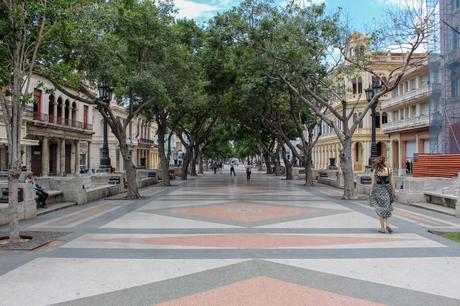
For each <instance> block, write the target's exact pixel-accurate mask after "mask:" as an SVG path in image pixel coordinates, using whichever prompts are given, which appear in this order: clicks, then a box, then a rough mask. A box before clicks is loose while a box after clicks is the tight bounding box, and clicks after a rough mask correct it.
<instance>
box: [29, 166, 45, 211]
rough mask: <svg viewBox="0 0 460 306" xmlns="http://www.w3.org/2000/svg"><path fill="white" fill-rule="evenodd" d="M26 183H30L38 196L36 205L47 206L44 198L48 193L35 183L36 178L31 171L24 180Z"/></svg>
mask: <svg viewBox="0 0 460 306" xmlns="http://www.w3.org/2000/svg"><path fill="white" fill-rule="evenodd" d="M24 182H25V183H26V184H32V186H33V187H34V190H35V194H36V195H37V196H38V205H37V207H40V208H47V207H48V206H47V205H46V200H47V199H48V196H49V195H48V193H47V192H46V191H45V189H43V187H42V186H40V185H39V184H38V183H37V180H36V178H35V177H34V174H33V173H32V172H29V173H28V174H27V176H26V179H25V181H24Z"/></svg>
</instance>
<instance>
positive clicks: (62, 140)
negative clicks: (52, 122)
mask: <svg viewBox="0 0 460 306" xmlns="http://www.w3.org/2000/svg"><path fill="white" fill-rule="evenodd" d="M61 174H65V139H61Z"/></svg>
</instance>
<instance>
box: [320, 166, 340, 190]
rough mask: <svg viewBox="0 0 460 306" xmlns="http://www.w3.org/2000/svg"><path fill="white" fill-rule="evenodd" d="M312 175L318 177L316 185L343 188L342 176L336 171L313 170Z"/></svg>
mask: <svg viewBox="0 0 460 306" xmlns="http://www.w3.org/2000/svg"><path fill="white" fill-rule="evenodd" d="M316 171H317V173H316ZM314 175H316V176H317V177H318V183H321V184H325V185H329V186H333V187H337V188H343V185H344V184H343V174H342V173H341V172H339V171H338V170H315V171H314Z"/></svg>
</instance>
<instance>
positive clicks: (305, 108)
mask: <svg viewBox="0 0 460 306" xmlns="http://www.w3.org/2000/svg"><path fill="white" fill-rule="evenodd" d="M412 2H417V1H411V4H410V5H409V6H407V7H403V8H398V10H397V12H398V13H397V15H395V14H393V15H390V17H391V18H390V19H389V20H388V21H387V22H386V23H385V28H383V29H384V31H375V32H374V33H373V34H372V35H370V36H369V40H368V41H367V43H366V46H365V47H366V50H371V51H372V52H363V53H359V54H355V55H354V56H351V55H350V54H349V52H348V50H349V49H350V37H351V31H349V30H348V29H347V28H346V27H344V26H343V25H342V24H341V22H340V14H339V13H334V14H327V13H326V10H325V6H324V5H312V6H309V7H300V6H297V5H296V4H295V2H292V3H288V4H287V5H286V6H284V7H280V6H278V5H275V3H273V2H272V1H266V0H245V1H243V2H242V3H241V4H240V5H239V6H238V7H235V8H233V9H231V10H229V11H227V12H225V13H223V14H221V15H218V16H216V17H215V18H213V19H212V20H211V21H210V22H209V23H208V24H206V25H204V26H199V25H197V24H196V23H195V22H193V21H190V20H182V19H177V18H175V17H174V13H175V8H174V6H173V5H172V4H171V2H169V1H164V2H162V1H159V2H157V1H153V0H142V1H141V0H95V1H94V0H92V1H89V0H53V1H49V0H2V1H1V2H0V16H1V17H0V18H1V21H0V87H1V90H0V106H1V108H2V112H3V118H4V121H5V126H6V130H7V138H8V147H9V150H8V154H9V158H8V164H9V199H10V220H11V222H10V238H11V241H13V242H14V241H17V240H18V239H19V226H18V221H17V220H18V218H17V190H18V182H19V176H20V172H21V166H22V165H21V159H22V158H21V154H22V153H21V150H20V145H21V127H22V125H23V123H22V120H23V119H22V114H23V110H24V107H25V105H26V104H27V103H33V101H32V94H31V93H32V92H33V88H30V80H31V78H32V75H33V74H34V73H40V74H42V75H44V76H46V77H47V78H48V79H50V80H51V81H52V83H53V85H54V87H53V88H47V89H46V90H50V91H52V90H55V89H58V90H60V91H62V92H64V93H65V94H67V95H69V96H71V97H72V98H74V99H77V100H80V101H83V102H85V103H88V104H92V105H95V106H96V108H97V110H98V111H99V112H100V113H101V115H102V116H103V118H104V119H105V120H107V122H108V125H109V126H110V128H111V130H112V132H113V134H114V135H115V136H116V137H117V139H118V141H119V146H120V152H121V155H122V157H123V160H124V165H125V171H126V175H127V181H128V193H127V197H128V198H138V197H139V192H138V190H137V186H136V184H135V181H136V180H135V175H136V171H135V168H134V165H133V162H132V161H131V156H130V154H129V149H128V146H127V144H126V136H125V135H126V129H127V127H128V126H129V123H130V121H131V120H132V119H134V118H135V117H136V116H137V115H139V114H142V115H144V116H146V117H147V118H148V119H149V120H151V121H152V122H156V124H157V126H158V145H159V154H160V160H161V172H162V177H163V184H164V185H169V184H170V182H169V162H168V161H169V156H168V154H169V153H168V150H167V148H165V144H166V142H167V139H166V138H167V136H168V134H169V135H171V133H176V135H178V136H179V137H180V139H181V142H182V143H183V144H184V146H185V148H186V152H185V159H184V162H183V166H182V178H183V179H187V175H188V172H189V168H191V169H190V173H191V175H196V174H197V172H202V168H203V167H202V165H203V160H205V159H209V158H213V159H223V158H225V157H228V156H229V154H234V153H235V152H236V154H238V155H239V156H240V157H243V156H255V155H260V156H263V159H264V160H265V162H266V164H267V169H268V171H270V169H271V167H269V166H270V164H271V162H274V161H277V159H279V158H280V156H281V158H283V159H284V164H285V165H286V177H287V178H288V179H290V178H292V171H291V169H292V164H293V163H294V162H295V160H301V161H302V162H303V165H304V166H305V170H306V171H305V173H306V184H307V185H311V184H312V183H313V177H312V169H311V165H312V148H313V146H314V145H315V143H316V141H317V139H318V137H319V133H317V134H315V135H314V133H313V130H314V128H315V127H316V126H317V125H318V124H319V123H320V122H321V121H323V122H325V123H326V124H327V125H328V126H330V127H331V128H332V129H333V130H334V131H335V133H336V134H337V136H338V138H339V140H340V142H341V143H342V146H343V152H344V156H345V158H344V167H343V168H344V176H345V191H344V197H345V198H347V199H349V198H352V197H353V195H354V186H353V171H352V166H351V163H352V161H351V139H352V136H353V134H354V132H355V130H356V128H357V126H358V124H359V122H361V121H362V120H363V118H364V116H365V115H366V113H367V112H368V110H369V109H370V108H371V107H372V106H373V105H374V104H375V103H377V100H378V98H379V97H381V96H382V95H384V94H386V93H388V92H390V91H391V90H393V89H394V88H395V87H396V86H397V85H398V83H399V81H400V80H401V77H402V76H403V75H404V74H405V72H406V71H407V70H408V69H409V68H410V67H411V66H413V65H414V64H415V63H414V56H413V55H414V53H415V51H416V50H417V49H418V48H419V47H420V46H421V45H423V44H424V43H425V42H426V40H427V39H428V37H429V33H430V31H431V26H432V25H431V24H430V22H429V21H430V18H429V15H430V14H431V12H427V10H426V8H425V7H424V6H423V2H424V1H421V0H420V1H419V2H420V7H418V6H416V5H414V4H413V3H412ZM396 17H397V18H396ZM377 42H378V43H382V42H383V43H388V44H390V43H391V44H393V45H394V44H399V45H404V47H405V48H406V51H407V52H406V53H405V56H404V61H402V62H401V63H400V65H399V66H398V67H397V68H395V69H394V70H393V71H392V72H391V73H390V74H389V75H387V76H386V77H385V78H383V77H382V76H381V74H379V73H378V72H377V71H374V69H373V67H372V55H373V54H375V52H380V51H381V50H382V49H381V47H380V46H378V45H377ZM362 72H366V73H369V74H371V75H373V76H374V77H375V78H376V79H378V80H379V81H380V83H381V84H382V87H381V89H380V91H379V92H378V93H377V94H376V95H375V96H374V98H373V99H372V101H371V102H370V103H369V104H368V106H367V107H366V109H365V110H364V111H363V112H362V113H361V115H360V116H358V118H355V120H350V119H352V118H353V115H354V113H355V109H356V105H357V102H350V101H349V100H347V99H346V91H345V90H344V89H343V86H337V82H336V81H337V80H345V79H346V77H347V76H349V75H351V74H354V73H355V74H357V73H362ZM331 75H334V79H333V78H331ZM334 80H335V82H334ZM102 83H104V84H107V85H109V86H110V87H112V88H113V89H114V92H115V98H116V101H117V103H119V104H120V105H123V106H125V107H126V109H127V111H128V117H127V118H126V120H120V118H117V117H116V116H115V115H114V113H113V112H112V110H111V108H110V106H109V105H108V104H106V103H104V102H103V101H102V100H101V99H99V97H98V96H97V94H96V92H97V86H98V85H99V84H102ZM342 83H343V82H342ZM340 85H343V84H340ZM68 88H73V89H77V90H78V92H79V93H80V94H79V95H74V94H73V93H72V92H70V91H69V90H68ZM350 104H351V105H350ZM295 138H300V139H301V145H299V146H298V147H294V146H293V145H292V143H291V141H290V140H291V139H295ZM230 143H232V144H233V146H232V145H230ZM286 147H288V148H289V149H290V151H291V152H292V153H293V154H292V157H291V160H288V158H287V155H286ZM197 164H198V165H199V169H198V171H197V169H196V165H197ZM278 164H279V163H278V162H275V165H278ZM275 171H278V170H277V169H275Z"/></svg>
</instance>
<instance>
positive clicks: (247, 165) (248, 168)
mask: <svg viewBox="0 0 460 306" xmlns="http://www.w3.org/2000/svg"><path fill="white" fill-rule="evenodd" d="M251 171H252V164H251V161H250V160H248V161H247V163H246V179H247V180H248V181H250V180H251Z"/></svg>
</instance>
